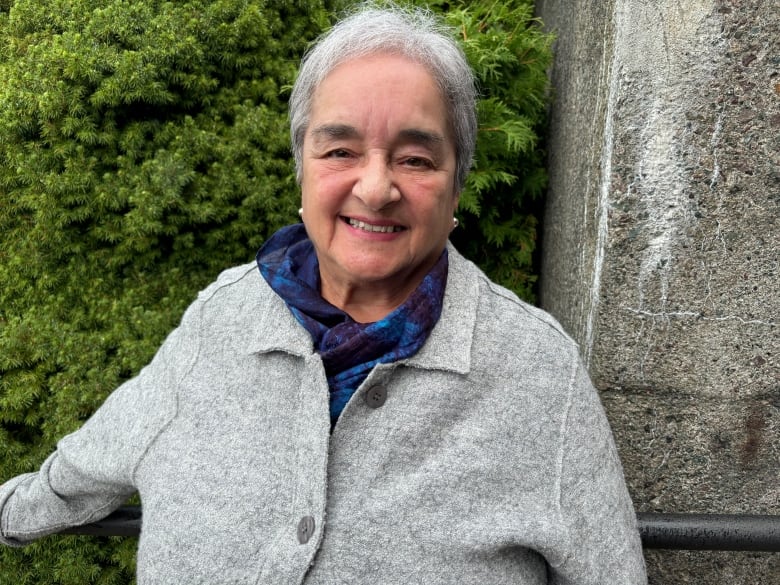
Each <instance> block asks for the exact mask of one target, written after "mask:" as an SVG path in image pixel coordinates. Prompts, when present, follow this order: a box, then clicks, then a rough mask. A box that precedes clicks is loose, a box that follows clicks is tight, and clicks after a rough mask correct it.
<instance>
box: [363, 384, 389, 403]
mask: <svg viewBox="0 0 780 585" xmlns="http://www.w3.org/2000/svg"><path fill="white" fill-rule="evenodd" d="M385 400H387V389H386V388H385V387H384V386H372V387H371V388H369V389H368V392H366V404H368V405H369V406H370V407H371V408H379V407H380V406H382V405H383V404H384V403H385Z"/></svg>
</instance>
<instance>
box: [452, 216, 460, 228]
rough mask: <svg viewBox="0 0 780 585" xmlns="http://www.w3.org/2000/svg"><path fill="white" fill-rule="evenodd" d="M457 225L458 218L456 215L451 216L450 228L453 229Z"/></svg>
mask: <svg viewBox="0 0 780 585" xmlns="http://www.w3.org/2000/svg"><path fill="white" fill-rule="evenodd" d="M459 225H460V222H459V221H458V218H457V217H453V218H452V229H455V228H456V227H458V226H459Z"/></svg>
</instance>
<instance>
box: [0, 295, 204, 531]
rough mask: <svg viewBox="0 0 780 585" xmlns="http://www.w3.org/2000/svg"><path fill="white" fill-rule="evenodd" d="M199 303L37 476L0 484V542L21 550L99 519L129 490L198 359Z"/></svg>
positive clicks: (62, 443)
mask: <svg viewBox="0 0 780 585" xmlns="http://www.w3.org/2000/svg"><path fill="white" fill-rule="evenodd" d="M197 313H198V309H197V303H195V304H194V305H192V306H191V307H190V309H188V311H187V313H185V316H184V318H183V319H182V323H181V325H180V326H179V327H178V328H177V329H176V330H174V331H173V333H171V334H170V335H169V336H168V338H167V339H166V340H165V342H164V343H163V345H162V346H161V347H160V349H159V351H158V352H157V354H156V355H155V357H154V359H153V360H152V362H151V363H150V364H149V365H147V366H146V367H145V368H143V369H142V370H141V372H140V373H139V374H138V376H136V377H135V378H133V379H131V380H129V381H128V382H126V383H124V384H123V385H122V386H120V387H119V388H118V389H117V390H115V391H114V392H113V393H112V394H111V395H110V396H109V397H108V399H107V400H106V401H105V402H104V403H103V405H102V406H101V407H100V408H99V409H98V410H97V411H96V412H95V414H94V415H93V416H92V417H91V418H90V419H89V420H88V421H87V422H86V423H85V424H84V425H83V426H82V427H81V428H80V429H79V430H78V431H76V432H75V433H73V434H71V435H68V436H66V437H64V438H63V439H62V440H60V441H59V442H58V444H57V449H56V451H55V452H54V453H52V454H51V455H50V456H49V457H48V458H47V459H46V461H45V462H44V463H43V465H42V466H41V468H40V470H39V471H38V472H36V473H28V474H24V475H21V476H18V477H15V478H13V479H11V480H9V481H7V482H6V483H5V484H3V485H2V486H0V543H3V544H6V545H10V546H21V545H23V544H26V543H28V542H30V541H32V540H34V539H36V538H39V537H41V536H45V535H48V534H52V533H55V532H58V531H60V530H62V529H64V528H66V527H70V526H79V525H82V524H88V523H90V522H94V521H97V520H99V519H101V518H103V517H105V516H106V515H108V514H109V513H110V512H112V511H113V510H115V509H116V508H117V507H119V506H120V505H121V504H122V503H123V502H124V501H126V500H127V498H128V497H129V496H130V495H132V494H133V493H134V492H135V491H136V488H135V485H134V472H135V469H136V468H137V466H138V464H139V463H140V462H141V460H142V459H143V457H144V454H145V453H146V451H147V450H148V448H149V446H150V445H151V444H152V443H153V442H154V441H155V439H156V438H157V437H158V436H159V435H160V433H161V432H163V430H164V429H165V427H166V425H167V424H168V423H169V422H170V421H171V420H173V418H174V417H175V416H176V386H177V383H178V381H179V380H180V379H181V377H182V376H183V375H184V374H185V373H186V371H187V370H188V369H189V368H190V367H191V364H192V363H193V361H194V358H195V355H196V354H197V339H198V336H197V331H196V329H197V325H196V322H197V318H196V317H197Z"/></svg>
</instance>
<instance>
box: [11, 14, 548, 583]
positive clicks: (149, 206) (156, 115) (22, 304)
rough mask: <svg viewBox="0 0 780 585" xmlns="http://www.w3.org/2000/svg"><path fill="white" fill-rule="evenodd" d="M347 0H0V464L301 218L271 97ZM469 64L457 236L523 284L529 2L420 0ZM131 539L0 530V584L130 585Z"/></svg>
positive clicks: (532, 25)
mask: <svg viewBox="0 0 780 585" xmlns="http://www.w3.org/2000/svg"><path fill="white" fill-rule="evenodd" d="M347 4H348V2H344V1H337V0H334V1H329V0H297V1H291V0H278V1H277V0H186V1H178V2H163V1H158V0H102V1H99V0H16V1H14V0H0V283H2V284H1V285H0V481H4V480H6V479H8V478H10V477H12V476H14V475H17V474H19V473H24V472H28V471H33V470H35V469H37V468H38V466H39V465H40V463H41V462H42V461H43V459H44V458H45V457H46V456H47V455H48V454H49V453H50V452H51V451H52V450H53V449H54V447H55V443H56V440H57V439H58V438H59V437H61V436H62V435H64V434H66V433H68V432H71V431H73V430H75V429H77V428H78V427H79V426H80V425H81V424H82V423H83V422H84V421H85V420H86V418H87V417H89V415H90V414H91V413H92V412H93V411H94V410H95V409H96V408H97V406H99V404H100V403H101V402H102V401H103V400H104V399H105V397H106V396H107V395H108V393H109V392H111V390H113V389H114V388H115V387H116V386H117V385H119V384H120V383H121V382H122V381H123V380H126V379H127V378H129V377H131V376H132V375H134V373H136V372H137V371H138V370H139V369H140V368H141V367H142V366H143V365H144V364H145V363H147V362H148V361H149V359H150V358H151V356H152V355H153V353H154V351H155V350H156V348H157V347H158V345H159V344H160V342H161V340H162V339H163V338H164V336H165V335H166V334H167V333H168V332H169V331H170V330H171V329H172V328H173V327H175V325H176V323H177V322H178V320H179V318H180V316H181V314H182V312H183V310H184V308H185V307H186V306H187V305H188V304H189V303H190V302H191V301H192V300H193V298H194V296H195V293H196V292H197V291H198V290H199V289H201V288H202V287H203V286H205V285H206V284H207V283H208V282H210V281H211V280H213V279H214V278H215V276H216V275H217V274H218V273H219V272H220V271H221V270H222V269H224V268H226V267H229V266H232V265H235V264H237V263H242V262H246V261H249V260H251V259H252V258H253V256H254V251H255V250H256V249H257V248H258V247H259V246H260V244H261V243H262V242H263V240H264V239H265V238H266V237H267V236H268V235H269V234H271V233H272V232H273V231H275V230H276V229H278V228H279V227H281V226H283V225H286V224H288V223H291V222H293V221H296V220H297V214H296V210H297V208H298V206H299V193H298V188H297V185H296V183H295V180H294V171H293V166H292V162H291V157H290V154H289V141H288V130H287V118H286V99H287V94H288V91H289V86H290V84H291V83H292V81H293V79H294V76H295V71H296V67H297V64H298V62H299V60H300V56H301V54H302V52H303V50H304V49H305V47H306V46H307V44H308V43H309V42H310V41H311V40H313V39H314V38H315V37H316V36H317V34H319V33H320V32H321V31H322V30H324V29H326V28H327V27H328V26H329V23H330V22H331V21H332V19H333V15H334V14H337V13H338V11H340V10H341V9H343V8H344V6H345V5H347ZM431 7H432V8H433V9H434V10H438V11H441V12H444V13H445V14H446V19H447V20H448V22H449V23H450V24H452V25H453V26H454V27H455V28H456V29H457V30H458V32H459V37H460V39H461V40H462V42H463V46H464V48H465V50H466V54H467V56H468V58H469V60H470V62H471V63H472V65H473V67H474V69H475V71H476V72H477V74H478V77H479V80H480V88H481V93H482V99H481V100H480V104H479V108H480V112H479V113H480V131H479V141H478V152H477V157H476V164H475V168H474V172H473V173H472V174H471V176H470V179H469V182H468V185H467V189H466V191H465V192H464V194H463V196H462V198H461V209H460V211H459V213H458V215H459V217H460V219H461V226H462V227H461V228H459V230H457V231H456V233H455V234H454V237H455V240H456V245H457V246H458V247H459V248H460V249H461V250H463V251H464V252H465V253H466V254H467V255H469V256H470V257H472V258H473V259H474V260H475V261H477V262H478V263H479V264H481V265H482V266H483V268H485V270H487V271H488V273H489V274H490V275H491V276H492V277H493V278H494V279H496V280H497V281H499V282H501V283H503V284H506V285H507V286H509V287H511V288H513V289H514V290H516V291H517V292H518V293H519V294H521V295H522V296H525V297H526V298H531V291H532V285H533V281H534V278H535V277H534V275H533V274H532V268H531V256H532V253H533V250H534V242H535V230H536V220H535V219H534V217H533V216H532V215H530V214H529V213H528V209H529V205H533V201H534V200H535V199H536V198H538V197H539V195H540V194H541V193H542V191H543V188H544V184H545V173H544V165H543V162H544V160H543V159H544V156H543V153H542V151H541V150H540V148H539V147H538V140H539V139H538V136H539V135H540V134H541V129H542V128H543V125H544V116H545V100H546V92H547V79H546V76H545V71H546V69H547V67H548V65H549V63H550V44H551V39H550V37H549V36H548V35H545V34H543V33H542V32H541V29H540V28H539V26H538V23H536V22H535V21H534V20H533V18H532V2H531V1H530V0H506V1H504V2H502V3H498V2H495V1H491V0H475V1H471V2H468V1H463V2H433V3H431ZM135 544H136V543H135V541H134V539H124V540H123V539H96V538H88V537H64V536H56V537H49V538H46V539H43V540H41V541H39V542H37V543H35V544H33V545H31V546H29V547H27V548H24V549H7V548H0V585H6V584H13V585H23V584H36V585H40V584H48V583H52V584H54V583H56V584H62V585H76V584H78V585H83V584H85V583H100V584H125V583H131V582H133V580H134V577H133V575H134V569H133V567H134V549H135Z"/></svg>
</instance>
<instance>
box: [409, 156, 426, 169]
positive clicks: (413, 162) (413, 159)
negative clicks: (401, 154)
mask: <svg viewBox="0 0 780 585" xmlns="http://www.w3.org/2000/svg"><path fill="white" fill-rule="evenodd" d="M404 164H405V165H406V166H408V167H414V168H430V167H432V166H433V163H431V161H429V160H428V159H425V158H421V157H417V156H410V157H409V158H407V159H404Z"/></svg>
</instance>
